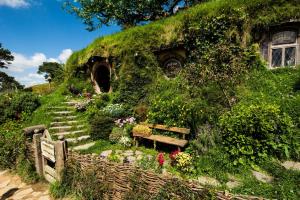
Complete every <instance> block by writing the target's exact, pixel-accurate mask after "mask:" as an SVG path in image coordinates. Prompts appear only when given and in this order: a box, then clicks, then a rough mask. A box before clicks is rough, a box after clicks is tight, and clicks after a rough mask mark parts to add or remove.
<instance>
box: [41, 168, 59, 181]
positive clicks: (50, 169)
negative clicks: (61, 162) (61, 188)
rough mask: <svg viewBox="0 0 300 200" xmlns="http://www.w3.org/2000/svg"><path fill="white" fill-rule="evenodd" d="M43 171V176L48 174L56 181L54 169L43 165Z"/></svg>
mask: <svg viewBox="0 0 300 200" xmlns="http://www.w3.org/2000/svg"><path fill="white" fill-rule="evenodd" d="M44 171H45V174H49V175H50V176H52V177H53V178H55V179H56V177H57V176H56V171H55V169H53V168H52V167H50V166H48V165H45V166H44Z"/></svg>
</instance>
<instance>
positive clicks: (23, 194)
mask: <svg viewBox="0 0 300 200" xmlns="http://www.w3.org/2000/svg"><path fill="white" fill-rule="evenodd" d="M19 199H20V200H21V199H22V200H48V199H49V200H50V199H51V198H50V196H49V190H48V185H46V184H43V183H38V184H33V185H27V184H25V183H23V182H22V180H21V178H20V177H19V176H17V175H13V174H11V173H9V171H8V170H6V171H0V200H19ZM65 200H66V199H65Z"/></svg>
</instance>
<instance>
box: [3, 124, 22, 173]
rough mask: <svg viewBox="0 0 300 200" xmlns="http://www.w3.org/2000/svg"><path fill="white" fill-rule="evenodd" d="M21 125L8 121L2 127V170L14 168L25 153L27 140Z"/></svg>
mask: <svg viewBox="0 0 300 200" xmlns="http://www.w3.org/2000/svg"><path fill="white" fill-rule="evenodd" d="M21 129H22V127H21V125H20V123H17V122H13V121H8V122H6V123H4V124H2V125H1V126H0V168H14V167H15V166H16V165H17V158H18V157H19V155H21V154H22V153H23V152H24V148H25V146H24V144H25V138H24V137H23V135H22V134H21Z"/></svg>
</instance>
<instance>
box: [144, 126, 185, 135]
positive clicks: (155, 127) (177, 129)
mask: <svg viewBox="0 0 300 200" xmlns="http://www.w3.org/2000/svg"><path fill="white" fill-rule="evenodd" d="M143 125H144V126H148V127H149V128H153V129H159V130H164V131H171V132H175V133H181V134H183V139H185V135H188V134H190V129H187V128H178V127H168V126H166V125H161V124H143Z"/></svg>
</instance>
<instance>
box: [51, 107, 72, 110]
mask: <svg viewBox="0 0 300 200" xmlns="http://www.w3.org/2000/svg"><path fill="white" fill-rule="evenodd" d="M48 109H51V110H74V107H73V106H52V107H49V108H48Z"/></svg>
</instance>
